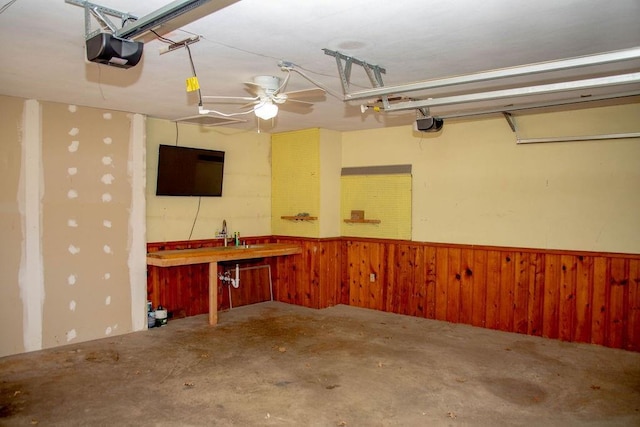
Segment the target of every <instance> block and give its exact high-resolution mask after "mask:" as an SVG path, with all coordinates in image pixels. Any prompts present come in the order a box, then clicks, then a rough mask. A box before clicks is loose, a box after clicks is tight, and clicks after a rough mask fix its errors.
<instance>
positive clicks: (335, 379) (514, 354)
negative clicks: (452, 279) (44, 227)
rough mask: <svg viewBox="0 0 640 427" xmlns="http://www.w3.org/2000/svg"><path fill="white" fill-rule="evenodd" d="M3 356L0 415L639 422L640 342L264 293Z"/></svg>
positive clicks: (90, 419) (105, 420)
mask: <svg viewBox="0 0 640 427" xmlns="http://www.w3.org/2000/svg"><path fill="white" fill-rule="evenodd" d="M206 319H207V318H206V316H195V317H191V318H187V319H180V320H173V321H170V322H169V324H168V325H167V326H165V327H162V328H157V329H151V330H149V331H143V332H137V333H132V334H128V335H124V336H118V337H112V338H108V339H104V340H98V341H92V342H87V343H82V344H75V345H70V346H65V347H59V348H56V349H51V350H44V351H39V352H34V353H29V354H24V355H18V356H10V357H5V358H1V359H0V425H3V426H14V425H34V424H40V425H83V426H84V425H118V426H127V425H130V426H146V425H153V426H182V425H186V426H202V425H211V426H256V425H259V426H270V425H273V426H291V425H295V426H349V427H350V426H425V425H428V426H440V425H451V426H457V425H479V426H497V425H509V426H517V425H523V426H525V425H526V426H531V425H540V426H552V425H558V426H571V425H594V426H595V425H597V426H600V425H625V426H630V425H635V426H638V425H640V353H632V352H626V351H622V350H613V349H608V348H604V347H598V346H591V345H582V344H568V343H562V342H558V341H551V340H545V339H542V338H536V337H528V336H523V335H517V334H511V333H504V332H497V331H490V330H485V329H479V328H473V327H470V326H466V325H455V324H449V323H445V322H438V321H433V320H426V319H418V318H412V317H407V316H400V315H395V314H389V313H382V312H377V311H371V310H365V309H358V308H353V307H347V306H337V307H332V308H329V309H325V310H312V309H306V308H303V307H297V306H292V305H287V304H281V303H275V302H267V303H261V304H255V305H251V306H245V307H240V308H236V309H233V310H231V311H230V312H223V313H221V314H220V325H219V326H218V327H215V328H211V327H209V326H208V325H207V323H206V322H207V320H206Z"/></svg>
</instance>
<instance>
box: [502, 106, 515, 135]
mask: <svg viewBox="0 0 640 427" xmlns="http://www.w3.org/2000/svg"><path fill="white" fill-rule="evenodd" d="M502 115H503V116H504V118H505V119H506V120H507V123H508V124H509V127H510V128H511V132H513V133H515V134H516V135H517V134H518V128H517V127H516V119H515V117H513V116H512V115H511V113H508V112H506V111H503V112H502Z"/></svg>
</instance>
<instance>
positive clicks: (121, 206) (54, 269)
mask: <svg viewBox="0 0 640 427" xmlns="http://www.w3.org/2000/svg"><path fill="white" fill-rule="evenodd" d="M1 102H2V106H3V111H4V107H5V106H6V107H7V111H10V112H11V113H10V114H9V115H8V116H7V119H6V120H3V122H2V123H1V124H2V127H0V132H1V134H2V135H3V139H6V140H7V141H8V148H6V149H4V148H3V151H2V153H3V158H6V159H13V161H15V163H14V162H12V164H11V166H10V167H7V168H6V170H3V178H4V177H5V175H6V178H7V180H6V183H8V184H9V186H8V187H7V190H6V191H3V192H2V197H4V198H6V199H7V202H6V205H7V206H8V207H10V209H8V213H9V215H8V219H9V220H10V221H11V223H13V224H15V223H16V222H17V223H18V224H17V226H16V229H17V230H18V231H17V232H16V231H15V230H14V229H13V228H12V229H11V230H8V233H7V235H8V237H9V240H8V241H7V240H4V239H3V243H2V251H3V252H6V253H7V254H8V255H7V257H6V258H5V257H3V261H2V264H3V267H2V270H3V272H6V273H7V275H6V276H4V275H3V280H4V281H5V285H4V286H2V288H1V290H0V292H2V294H1V298H0V300H1V301H2V303H3V304H6V305H7V307H12V308H10V309H9V308H8V309H7V313H11V315H10V317H11V321H7V322H3V323H2V331H3V332H2V338H3V339H2V340H1V345H0V355H6V354H14V353H20V352H25V351H32V350H38V349H41V348H48V347H55V346H59V345H64V344H69V343H74V342H81V341H87V340H92V339H96V338H103V337H106V336H110V335H117V334H122V333H126V332H131V331H134V330H139V329H142V328H143V327H145V325H146V322H145V301H146V298H145V297H146V274H145V253H146V249H145V238H144V233H145V215H144V200H140V199H141V198H142V199H143V197H144V187H143V186H144V180H143V179H141V177H144V162H143V159H144V132H143V129H144V125H143V123H144V117H142V116H140V115H135V114H128V113H123V112H115V111H107V110H100V109H95V108H87V107H80V106H75V105H66V104H59V103H52V102H42V103H41V102H39V101H36V100H19V99H7V98H2V101H1ZM16 110H22V111H23V113H22V115H21V117H20V119H19V121H18V122H17V124H18V126H17V128H19V129H20V130H21V131H20V132H19V133H18V134H16V131H15V129H16V124H15V123H14V122H15V121H16V114H15V112H16ZM16 145H17V146H19V147H20V155H19V156H17V153H16V150H15V147H16ZM5 156H6V157H5ZM7 164H9V162H8V161H7ZM16 171H17V175H18V176H19V180H18V182H17V183H16V179H15V177H16ZM134 186H135V187H139V188H134ZM11 193H13V199H11V197H10V194H11ZM141 195H142V197H141ZM16 205H17V207H18V209H17V210H18V212H17V214H16V211H15V206H16ZM16 290H18V291H16ZM3 311H4V310H3ZM20 312H21V313H22V315H21V317H20V318H19V319H18V318H17V317H18V314H19V313H20ZM20 326H21V328H20ZM20 331H21V336H18V333H20Z"/></svg>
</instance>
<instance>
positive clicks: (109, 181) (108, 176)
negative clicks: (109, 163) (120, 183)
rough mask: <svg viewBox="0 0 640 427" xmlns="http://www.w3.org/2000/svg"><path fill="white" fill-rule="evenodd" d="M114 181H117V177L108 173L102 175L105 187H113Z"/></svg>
mask: <svg viewBox="0 0 640 427" xmlns="http://www.w3.org/2000/svg"><path fill="white" fill-rule="evenodd" d="M114 179H115V177H114V176H113V175H111V174H110V173H106V174H104V175H102V178H101V179H100V180H101V181H102V183H103V184H105V185H111V184H112V183H113V180H114Z"/></svg>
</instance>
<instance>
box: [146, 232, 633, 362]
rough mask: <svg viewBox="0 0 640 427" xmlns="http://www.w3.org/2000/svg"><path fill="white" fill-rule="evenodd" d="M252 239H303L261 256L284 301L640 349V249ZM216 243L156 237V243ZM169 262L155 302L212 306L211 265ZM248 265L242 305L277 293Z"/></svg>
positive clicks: (151, 288) (152, 289)
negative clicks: (298, 250) (294, 248)
mask: <svg viewBox="0 0 640 427" xmlns="http://www.w3.org/2000/svg"><path fill="white" fill-rule="evenodd" d="M247 241H248V242H250V243H266V242H269V243H275V242H280V243H297V244H299V245H300V246H301V247H302V254H299V255H291V256H287V257H277V258H271V259H265V260H262V261H259V262H262V263H265V262H267V263H269V264H270V265H271V273H272V281H273V293H274V299H275V300H277V301H282V302H286V303H290V304H297V305H302V306H305V307H311V308H324V307H329V306H332V305H336V304H348V305H353V306H357V307H364V308H371V309H375V310H382V311H388V312H393V313H398V314H406V315H410V316H418V317H424V318H428V319H437V320H444V321H448V322H454V323H465V324H469V325H473V326H479V327H484V328H489V329H497V330H502V331H508V332H516V333H521V334H527V335H536V336H541V337H546V338H553V339H560V340H563V341H572V342H583V343H593V344H598V345H603V346H607V347H613V348H621V349H626V350H633V351H640V255H638V254H612V253H596V252H580V251H564V250H543V249H525V248H504V247H490V246H473V245H454V244H440V243H437V244H435V243H423V242H411V241H398V240H379V239H365V238H348V237H342V238H340V237H337V238H330V239H314V238H300V237H287V236H270V237H261V238H259V239H250V238H249V239H247ZM216 244H219V242H216V241H215V240H213V241H211V240H204V241H191V242H171V243H150V244H149V245H148V250H149V251H153V250H161V249H179V248H181V247H182V248H185V247H202V246H203V245H213V246H215V245H216ZM254 263H255V262H254ZM243 265H246V264H241V266H243ZM248 265H251V264H248ZM165 270H166V271H159V267H148V282H147V288H148V293H149V299H151V300H152V301H153V302H154V305H156V304H158V303H159V302H160V303H162V304H163V305H166V306H167V307H169V309H171V308H174V309H175V310H176V312H177V313H178V314H183V315H186V316H192V315H196V314H203V313H207V312H208V306H207V304H208V301H207V283H208V271H207V266H206V265H205V266H197V265H196V266H184V267H170V268H168V269H165ZM246 274H253V276H251V277H249V278H245V276H241V277H242V284H250V286H242V285H241V287H240V288H241V289H239V290H233V292H235V293H232V295H233V296H232V298H233V306H234V307H235V306H239V305H244V304H249V303H253V302H258V301H260V300H261V301H264V300H267V299H268V298H265V292H268V286H269V277H268V274H267V272H266V271H264V269H262V271H261V270H260V269H256V270H250V271H247V272H246ZM178 283H179V284H180V286H177V285H176V284H178ZM265 289H266V290H265ZM266 295H268V293H267V294H266ZM226 308H229V296H228V289H227V287H226V286H224V285H219V288H218V309H220V310H223V309H226Z"/></svg>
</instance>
